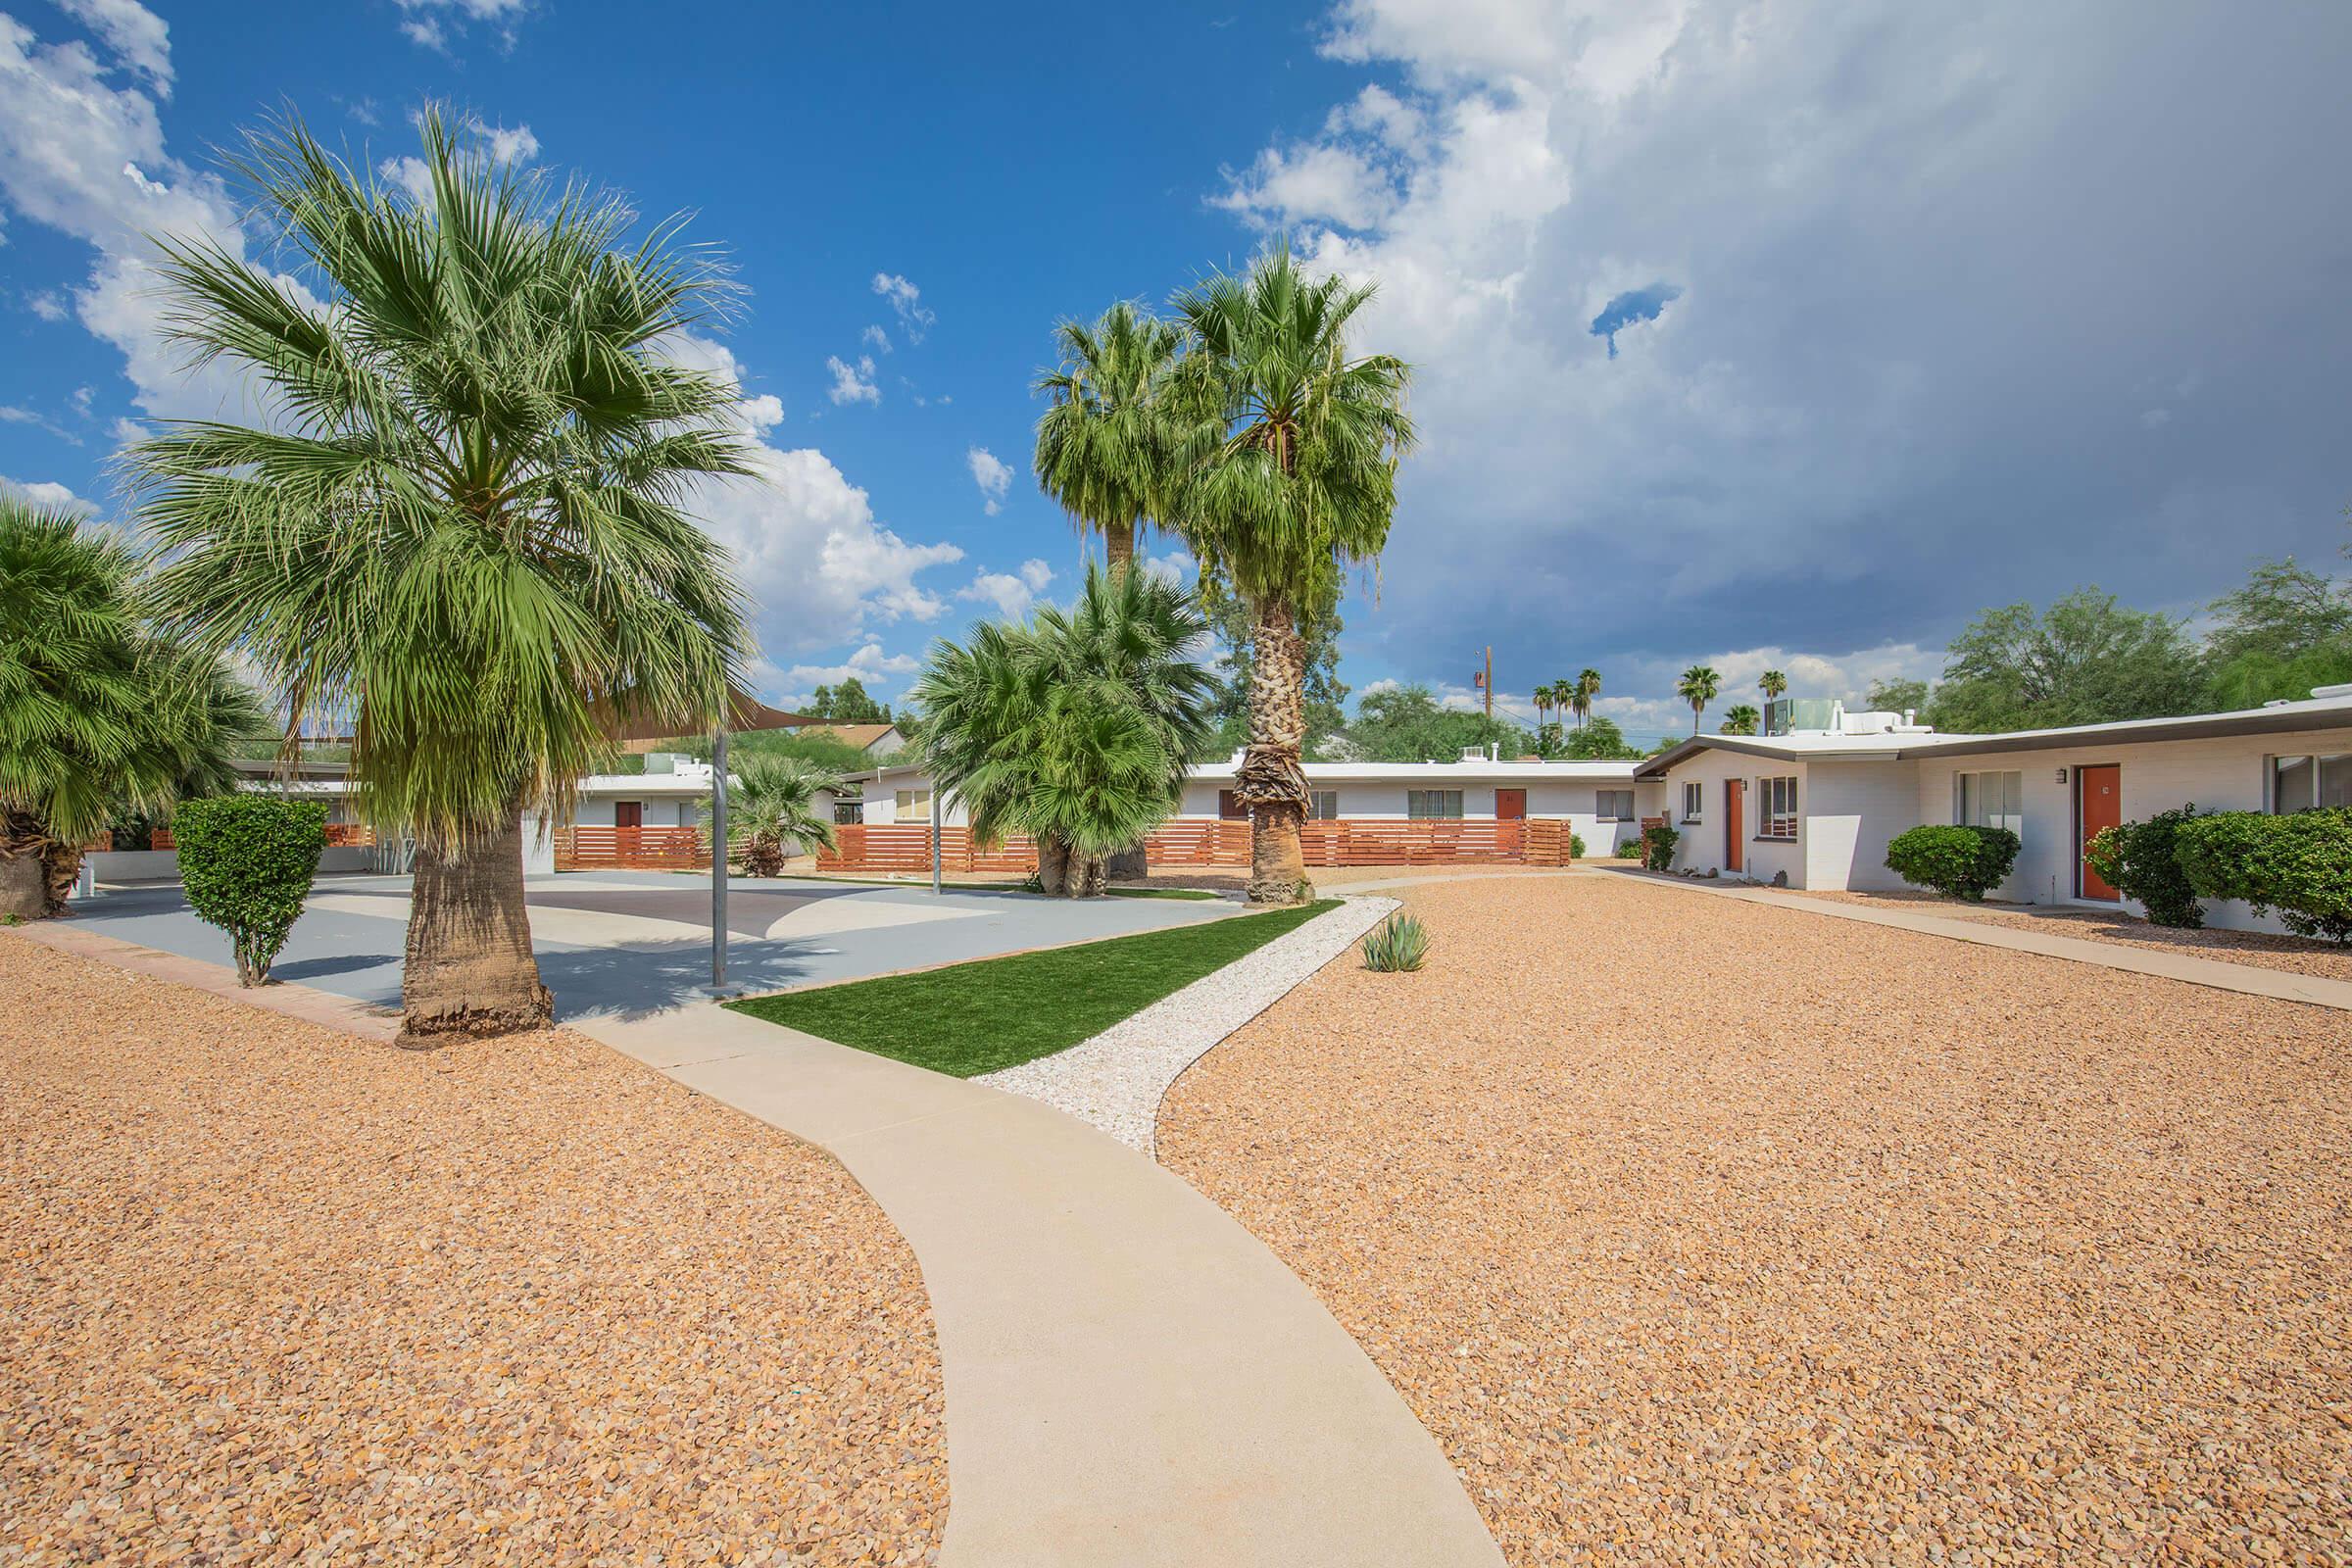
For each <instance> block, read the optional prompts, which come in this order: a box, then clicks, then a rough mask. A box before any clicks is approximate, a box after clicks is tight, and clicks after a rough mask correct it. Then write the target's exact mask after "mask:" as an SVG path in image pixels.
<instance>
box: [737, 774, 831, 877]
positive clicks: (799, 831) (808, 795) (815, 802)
mask: <svg viewBox="0 0 2352 1568" xmlns="http://www.w3.org/2000/svg"><path fill="white" fill-rule="evenodd" d="M731 745H732V742H731V741H730V746H731ZM728 763H729V765H728V771H729V773H731V774H732V775H733V776H734V778H735V781H736V782H735V784H734V787H733V788H731V789H729V790H728V791H727V843H728V848H729V849H730V851H734V852H735V853H736V854H737V855H738V858H740V859H741V860H742V862H743V868H744V871H745V873H746V874H747V875H750V876H781V875H783V874H784V862H785V860H786V859H788V858H791V857H792V856H795V855H798V854H801V853H802V852H803V851H805V850H807V849H809V847H810V846H817V847H821V848H823V849H828V850H829V849H831V848H833V846H834V844H835V842H836V838H835V834H834V832H833V818H832V816H831V814H830V812H829V811H828V810H827V809H826V807H825V804H824V801H823V800H822V797H824V796H827V795H831V794H835V793H838V792H839V791H840V790H841V788H842V781H841V776H840V775H839V774H837V773H831V772H827V771H826V770H825V769H823V768H821V767H816V766H813V765H811V764H810V763H809V762H806V761H804V760H801V759H800V758H797V757H776V756H764V757H763V756H759V755H756V754H755V755H753V756H750V757H746V758H742V759H740V760H739V759H736V758H732V757H730V758H729V759H728ZM710 818H711V809H710V808H709V807H708V806H706V807H705V808H704V809H703V819H704V821H705V823H706V824H708V822H709V821H710ZM737 846H740V847H741V848H740V849H739V850H738V849H737V848H736V847H737Z"/></svg>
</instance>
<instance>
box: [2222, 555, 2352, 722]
mask: <svg viewBox="0 0 2352 1568" xmlns="http://www.w3.org/2000/svg"><path fill="white" fill-rule="evenodd" d="M2212 608H2213V613H2214V614H2215V616H2216V617H2217V623H2216V625H2215V626H2214V629H2213V631H2212V633H2211V634H2210V635H2209V636H2208V637H2207V638H2206V644H2205V655H2206V664H2207V674H2206V680H2205V701H2206V706H2207V707H2209V708H2211V709H2214V710H2216V711H2229V710H2231V709H2238V708H2259V707H2261V706H2262V705H2263V704H2265V703H2268V702H2273V701H2280V700H2284V701H2294V700H2297V699H2300V698H2305V697H2309V696H2310V695H2311V690H2312V688H2313V687H2315V686H2330V685H2334V684H2337V683H2338V682H2342V681H2347V680H2352V578H2331V577H2327V576H2324V575H2322V574H2321V573H2319V572H2316V571H2312V570H2310V569H2308V568H2306V567H2303V566H2299V565H2297V564H2295V561H2294V558H2293V557H2291V556H2290V557H2288V558H2287V559H2286V560H2284V561H2266V562H2263V563H2261V564H2258V565H2256V566H2255V567H2254V569H2253V571H2252V573H2251V574H2250V575H2249V576H2248V577H2247V579H2246V582H2245V584H2244V586H2242V587H2239V588H2236V589H2233V590H2232V591H2230V592H2229V593H2227V594H2224V595H2223V596H2222V597H2221V598H2219V599H2216V600H2215V601H2214V602H2213V607H2212Z"/></svg>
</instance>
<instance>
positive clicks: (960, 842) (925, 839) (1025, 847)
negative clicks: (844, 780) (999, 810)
mask: <svg viewBox="0 0 2352 1568" xmlns="http://www.w3.org/2000/svg"><path fill="white" fill-rule="evenodd" d="M833 833H834V837H835V838H836V839H837V840H838V841H839V842H838V843H836V844H835V846H834V847H833V848H832V849H830V850H819V851H817V852H816V868H817V869H818V870H819V871H902V872H921V871H929V870H930V869H931V827H930V824H929V823H926V822H869V823H858V822H852V823H849V824H847V825H845V826H842V827H837V828H835V829H834V830H833ZM939 864H940V869H941V870H943V871H956V872H971V871H1002V872H1007V873H1010V874H1013V875H1016V876H1027V875H1028V874H1029V873H1030V872H1032V871H1034V870H1036V869H1037V846H1036V844H1035V843H1033V842H1032V841H1030V840H1029V839H1027V838H1025V837H1023V836H1022V835H1020V834H1017V833H1016V834H1013V835H1010V836H1008V837H1007V838H1006V839H1005V842H1004V843H1002V844H994V845H986V846H982V845H976V844H974V843H973V842H972V833H971V829H969V828H962V827H943V828H941V829H940V830H939Z"/></svg>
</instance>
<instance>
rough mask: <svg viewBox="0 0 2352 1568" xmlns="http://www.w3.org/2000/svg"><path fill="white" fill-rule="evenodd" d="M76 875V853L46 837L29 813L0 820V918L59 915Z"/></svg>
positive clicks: (38, 821)
mask: <svg viewBox="0 0 2352 1568" xmlns="http://www.w3.org/2000/svg"><path fill="white" fill-rule="evenodd" d="M80 875H81V847H80V846H79V845H71V846H69V845H64V844H60V843H58V842H57V841H56V840H55V839H53V838H51V837H50V836H49V832H48V829H47V826H46V825H45V824H44V823H43V822H42V820H41V819H40V818H39V817H37V816H35V815H33V814H32V813H31V812H30V811H10V812H7V813H6V814H5V815H0V917H4V916H8V915H14V916H16V917H17V918H18V919H20V920H48V919H54V918H55V917H56V916H58V915H61V914H64V913H65V912H66V909H67V905H66V899H67V895H69V894H71V893H72V892H73V883H74V881H75V880H76V879H77V878H79V877H80Z"/></svg>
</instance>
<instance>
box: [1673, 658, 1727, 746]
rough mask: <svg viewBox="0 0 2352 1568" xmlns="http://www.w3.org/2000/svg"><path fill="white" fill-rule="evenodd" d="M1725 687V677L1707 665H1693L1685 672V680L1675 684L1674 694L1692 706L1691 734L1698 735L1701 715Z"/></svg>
mask: <svg viewBox="0 0 2352 1568" xmlns="http://www.w3.org/2000/svg"><path fill="white" fill-rule="evenodd" d="M1722 687H1723V677H1722V676H1721V675H1719V674H1717V673H1716V672H1715V671H1714V670H1713V669H1712V668H1710V667H1709V666H1708V665H1705V664H1692V665H1691V667H1690V668H1689V669H1686V670H1684V671H1683V678H1682V679H1681V680H1678V681H1676V682H1675V683H1674V694H1675V695H1676V696H1677V697H1680V698H1681V699H1682V700H1683V701H1684V702H1686V703H1689V704H1690V705H1691V734H1693V735H1695V734H1697V733H1698V720H1699V715H1701V714H1702V713H1704V712H1705V711H1707V705H1708V704H1709V703H1711V702H1713V701H1714V700H1715V694H1716V692H1718V691H1720V690H1721V689H1722Z"/></svg>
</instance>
